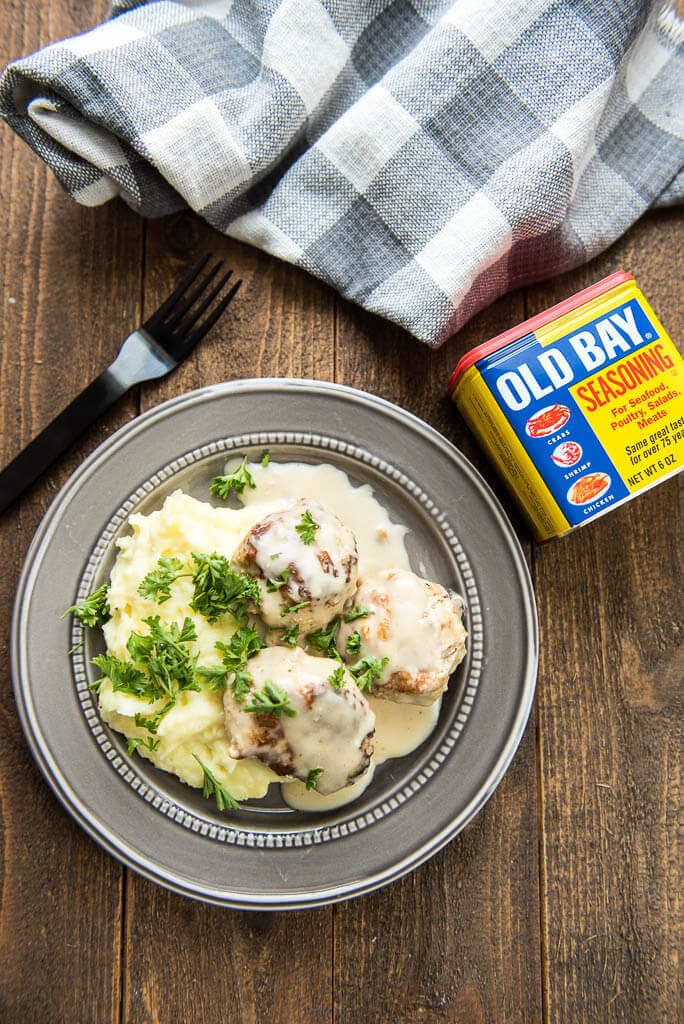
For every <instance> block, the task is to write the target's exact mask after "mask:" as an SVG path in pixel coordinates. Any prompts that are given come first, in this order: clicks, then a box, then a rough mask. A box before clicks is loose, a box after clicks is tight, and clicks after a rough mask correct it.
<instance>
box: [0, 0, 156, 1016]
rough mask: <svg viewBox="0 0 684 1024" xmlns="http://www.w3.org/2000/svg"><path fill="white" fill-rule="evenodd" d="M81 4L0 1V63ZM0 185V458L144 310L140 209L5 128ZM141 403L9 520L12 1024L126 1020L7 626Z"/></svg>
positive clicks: (0, 778) (92, 11) (2, 800)
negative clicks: (22, 692) (60, 509)
mask: <svg viewBox="0 0 684 1024" xmlns="http://www.w3.org/2000/svg"><path fill="white" fill-rule="evenodd" d="M78 6H79V9H78V10H76V9H74V5H71V10H70V9H69V8H68V7H67V6H66V5H48V6H47V7H46V6H45V5H42V4H38V3H35V2H34V3H29V4H24V3H22V4H16V3H9V4H3V5H2V7H1V8H0V40H1V42H0V46H1V47H2V55H1V57H0V60H2V63H3V65H4V63H5V62H6V61H7V60H9V59H10V57H15V56H17V55H19V54H22V53H25V52H28V51H30V50H31V49H34V48H36V47H37V46H39V45H41V44H42V43H43V42H45V41H47V40H48V39H52V38H58V37H59V36H63V35H68V34H71V33H73V32H75V31H77V30H78V28H79V27H80V26H83V24H84V23H86V22H85V19H86V17H93V18H97V17H99V16H101V15H102V14H103V13H104V10H105V7H106V5H105V3H104V2H102V3H97V4H95V5H88V13H87V15H86V14H85V7H86V5H85V4H80V5H78ZM0 192H1V194H2V197H3V203H2V212H1V214H0V216H1V218H2V221H1V223H2V238H3V246H2V254H1V255H0V267H1V271H0V277H1V280H0V301H1V303H2V344H1V346H0V460H1V462H2V464H4V463H5V462H7V461H8V460H9V459H10V458H12V457H13V456H14V455H15V454H16V453H17V452H18V451H19V450H20V448H21V447H23V446H24V445H25V444H26V443H27V442H28V441H29V440H30V439H31V437H32V436H33V435H34V434H35V433H37V432H38V431H39V430H40V429H42V427H44V426H45V425H46V424H47V423H48V422H49V421H50V420H51V419H52V417H53V416H54V415H55V414H56V413H57V412H59V411H60V409H61V408H63V406H64V405H65V404H66V403H67V402H68V401H69V400H70V399H71V398H72V397H73V396H74V395H75V394H76V393H77V392H78V391H80V390H81V388H82V387H83V386H84V385H85V384H87V383H88V381H89V380H90V379H91V378H92V377H94V376H96V375H97V374H98V373H99V372H100V370H101V369H103V368H104V366H105V365H106V364H107V363H108V362H109V361H110V360H111V358H112V357H113V356H114V354H115V352H116V349H117V347H118V344H119V342H120V341H121V339H122V337H123V336H124V334H125V326H128V325H130V323H131V321H135V318H136V316H137V314H138V312H139V310H138V296H139V293H140V287H139V281H140V277H139V274H140V267H139V260H138V259H137V254H138V253H139V251H140V241H141V237H142V236H141V227H140V224H139V222H138V221H137V220H136V219H135V218H134V217H133V215H132V214H129V213H128V212H127V211H125V210H122V209H120V208H119V207H118V206H114V205H112V206H111V207H109V208H108V209H103V210H98V211H88V210H84V209H82V208H79V207H77V206H76V205H75V204H73V203H72V202H70V201H68V200H67V199H66V197H65V195H64V193H63V192H62V190H61V188H60V187H59V186H58V185H57V183H56V181H55V180H54V178H53V176H52V174H51V173H50V172H49V171H48V170H47V169H46V168H45V167H44V165H43V164H42V163H41V161H40V160H38V159H37V158H36V157H35V156H34V155H33V154H32V153H31V152H30V151H29V149H28V148H27V147H26V146H25V144H24V143H23V142H20V141H19V140H18V139H17V138H15V137H14V135H13V133H12V132H10V131H9V129H7V128H6V127H5V126H3V127H2V136H1V139H0ZM131 256H132V257H133V259H132V260H131ZM135 409H136V402H135V399H133V400H132V401H128V402H127V403H126V402H124V403H121V404H120V406H119V407H118V409H117V410H115V411H113V413H112V415H111V416H110V417H108V418H107V420H106V421H105V422H104V423H102V424H99V425H98V427H96V428H95V429H94V430H93V431H92V432H91V433H90V434H89V435H88V436H87V437H86V438H84V440H83V441H82V442H81V443H80V444H78V445H77V446H76V447H75V449H74V450H73V451H72V452H70V453H69V454H68V455H67V456H66V457H65V458H64V459H62V460H61V461H60V462H59V464H58V465H57V466H55V467H54V468H53V469H51V470H50V471H49V472H48V473H47V474H46V476H45V477H44V479H43V480H41V481H40V482H38V483H37V484H36V485H35V486H34V487H33V488H32V489H31V491H30V492H29V493H28V494H27V495H25V496H24V498H23V499H22V500H21V502H20V503H19V504H18V505H17V506H15V507H14V508H13V509H12V510H11V511H9V512H8V513H7V514H6V515H5V516H4V517H3V520H2V523H1V524H0V564H2V567H3V569H2V572H1V573H0V622H1V623H2V625H1V626H0V689H1V694H2V696H1V699H0V707H1V708H2V710H1V712H0V808H1V811H0V814H1V818H0V824H1V831H2V847H1V859H0V881H1V884H2V906H1V911H0V1020H1V1021H2V1022H3V1024H4V1022H7V1024H15V1022H16V1024H19V1022H23V1021H32V1020H33V1021H36V1022H37V1021H40V1022H45V1024H53V1022H54V1024H72V1022H73V1024H78V1022H81V1021H83V1020H84V1019H87V1020H88V1021H92V1022H93V1024H99V1022H103V1024H104V1022H107V1024H109V1022H111V1021H112V1020H115V1019H116V1018H117V1017H118V1003H119V995H120V985H121V977H120V956H119V953H120V946H121V928H122V920H121V897H120V889H121V881H122V870H121V868H120V867H119V865H118V864H117V863H116V862H115V861H113V860H112V859H111V858H109V857H107V856H106V855H105V854H104V853H103V852H102V851H101V850H100V849H99V847H97V846H96V845H95V843H93V842H92V841H91V840H90V839H89V838H87V836H86V835H85V834H84V833H83V832H82V831H81V830H80V829H79V828H78V827H77V826H76V825H75V824H73V823H72V821H71V819H70V818H69V817H68V816H67V815H66V814H65V813H64V812H63V811H62V809H61V807H60V806H59V805H58V803H57V801H56V799H55V798H54V797H53V796H52V793H51V792H50V790H49V789H48V787H47V786H46V784H45V783H44V781H43V779H42V777H41V776H40V773H39V771H38V769H37V767H36V766H35V764H34V762H33V760H32V759H31V756H30V754H29V751H28V748H27V746H26V743H25V741H24V738H23V735H22V733H21V729H20V726H19V722H18V719H17V715H16V710H15V706H14V702H13V698H12V695H11V688H10V679H9V668H8V636H9V623H10V615H11V608H12V601H13V597H14V591H15V587H16V583H17V578H18V574H19V570H20V567H21V563H22V560H23V557H24V554H25V552H26V549H27V547H28V544H29V542H30V540H31V537H32V535H33V532H34V530H35V528H36V526H37V525H38V522H39V520H40V517H41V516H42V514H43V513H44V512H45V510H46V508H47V505H48V503H49V502H50V500H51V499H52V498H53V497H54V495H55V493H56V491H57V489H58V488H59V487H60V486H61V485H62V483H64V481H65V480H66V478H67V476H68V475H69V473H70V472H72V471H73V470H74V469H75V467H76V466H77V465H78V464H79V462H80V461H81V460H82V459H83V457H84V456H85V455H86V454H87V453H88V452H89V451H90V450H91V449H92V448H93V447H94V446H95V445H96V444H97V443H98V441H99V440H102V439H103V438H104V437H105V436H106V434H107V433H108V432H109V431H110V430H111V429H112V428H113V426H115V425H117V424H118V423H121V422H123V420H124V419H125V418H127V417H130V416H131V415H133V414H134V412H135ZM84 1013H85V1017H84Z"/></svg>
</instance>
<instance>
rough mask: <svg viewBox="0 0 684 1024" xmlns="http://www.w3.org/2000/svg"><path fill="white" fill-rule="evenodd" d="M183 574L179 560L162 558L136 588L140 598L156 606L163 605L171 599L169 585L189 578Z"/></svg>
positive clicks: (186, 574)
mask: <svg viewBox="0 0 684 1024" xmlns="http://www.w3.org/2000/svg"><path fill="white" fill-rule="evenodd" d="M189 575H190V574H189V573H184V572H183V563H182V562H181V560H180V558H165V557H162V558H160V559H159V561H158V562H157V568H156V569H153V570H152V572H148V574H147V576H145V578H144V579H143V580H142V582H141V584H140V586H139V587H138V593H139V594H140V596H141V597H146V598H148V599H150V600H152V601H157V603H158V604H164V602H165V601H168V600H169V598H170V597H171V584H172V583H175V582H176V580H177V579H179V578H180V577H181V576H189Z"/></svg>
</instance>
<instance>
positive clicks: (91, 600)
mask: <svg viewBox="0 0 684 1024" xmlns="http://www.w3.org/2000/svg"><path fill="white" fill-rule="evenodd" d="M108 597H109V585H108V584H107V583H103V584H102V586H101V587H98V588H97V590H93V592H92V594H88V596H87V597H86V598H84V599H83V600H82V601H79V603H78V604H72V605H71V607H70V608H67V610H66V611H65V612H64V614H63V615H62V618H63V619H65V618H66V617H67V615H75V616H76V618H77V619H80V620H81V622H82V623H83V625H84V626H89V627H90V628H91V629H93V628H94V627H95V626H103V625H104V624H105V622H106V621H107V619H108V618H109V616H110V614H111V612H110V609H109V600H108Z"/></svg>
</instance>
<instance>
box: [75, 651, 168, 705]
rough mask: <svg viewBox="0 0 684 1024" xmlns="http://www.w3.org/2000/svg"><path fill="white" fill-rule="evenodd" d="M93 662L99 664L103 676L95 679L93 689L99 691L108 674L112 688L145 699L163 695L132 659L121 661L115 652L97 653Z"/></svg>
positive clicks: (154, 698)
mask: <svg viewBox="0 0 684 1024" xmlns="http://www.w3.org/2000/svg"><path fill="white" fill-rule="evenodd" d="M93 664H95V665H97V667H98V668H99V670H100V672H102V676H101V678H100V679H96V680H95V682H94V683H93V684H92V686H91V687H90V688H91V690H95V691H96V692H97V690H99V689H100V684H101V682H102V679H103V678H104V676H107V678H108V679H110V680H111V683H112V689H113V690H116V691H118V692H119V693H130V694H131V695H132V696H134V697H142V698H143V699H144V700H158V699H159V698H160V697H162V696H163V694H162V693H160V692H159V688H158V687H157V686H156V684H155V683H153V682H152V681H151V680H150V679H149V678H148V677H147V676H146V675H145V673H144V672H141V671H140V669H137V668H136V667H135V665H131V663H130V661H121V660H120V659H119V658H117V657H115V656H114V655H113V654H96V655H95V657H94V658H93Z"/></svg>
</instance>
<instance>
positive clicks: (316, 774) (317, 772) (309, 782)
mask: <svg viewBox="0 0 684 1024" xmlns="http://www.w3.org/2000/svg"><path fill="white" fill-rule="evenodd" d="M322 774H323V769H322V768H312V769H311V771H310V772H309V774H308V775H307V777H306V788H307V789H315V788H316V783H317V782H318V780H319V779H320V777H321V775H322Z"/></svg>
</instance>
